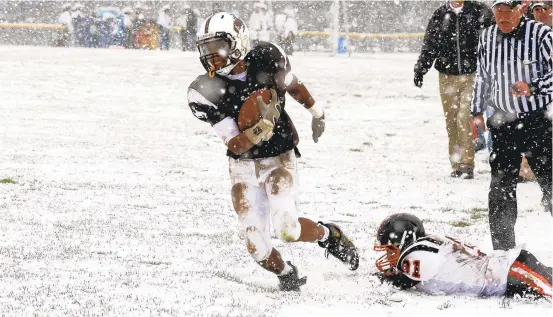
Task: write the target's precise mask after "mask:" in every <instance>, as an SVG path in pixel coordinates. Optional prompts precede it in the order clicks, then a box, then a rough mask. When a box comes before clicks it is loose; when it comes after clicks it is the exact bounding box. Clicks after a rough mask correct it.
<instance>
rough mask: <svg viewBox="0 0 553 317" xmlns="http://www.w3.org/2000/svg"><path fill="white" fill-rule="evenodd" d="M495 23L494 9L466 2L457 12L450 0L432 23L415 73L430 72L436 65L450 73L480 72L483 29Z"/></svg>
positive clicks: (439, 9) (440, 9)
mask: <svg viewBox="0 0 553 317" xmlns="http://www.w3.org/2000/svg"><path fill="white" fill-rule="evenodd" d="M494 23H495V19H494V16H493V12H492V10H491V9H490V8H489V7H488V6H486V5H485V4H482V3H479V2H476V1H465V3H464V5H463V10H462V11H461V12H460V13H459V14H456V13H455V12H454V11H453V9H452V8H451V6H450V5H449V2H447V3H445V4H443V5H442V6H440V7H439V8H438V9H437V10H436V11H434V14H433V15H432V18H431V19H430V21H429V22H428V27H427V28H426V33H425V35H424V43H423V45H422V49H421V54H420V56H419V60H418V61H417V64H416V65H415V73H419V74H422V75H424V74H426V73H427V72H428V70H429V69H430V67H432V64H433V63H434V61H436V64H435V65H434V68H436V70H437V71H439V72H440V73H444V74H448V75H462V74H470V73H474V72H475V71H476V60H477V49H478V37H479V36H480V31H481V30H483V29H485V28H487V27H488V26H490V25H493V24H494Z"/></svg>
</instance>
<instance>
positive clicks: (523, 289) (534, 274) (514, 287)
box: [506, 250, 553, 299]
mask: <svg viewBox="0 0 553 317" xmlns="http://www.w3.org/2000/svg"><path fill="white" fill-rule="evenodd" d="M552 273H553V270H552V269H551V267H548V266H546V265H544V264H543V263H541V262H539V261H538V260H537V259H536V257H535V256H534V255H533V254H532V253H530V252H528V251H526V250H522V251H521V252H520V255H519V256H518V257H517V259H516V261H515V262H514V263H513V265H511V268H510V270H509V276H508V280H507V293H506V294H507V295H508V296H514V295H519V296H521V297H527V296H538V297H545V298H549V299H551V298H552V296H553V291H552V287H551V283H552V281H551V280H552Z"/></svg>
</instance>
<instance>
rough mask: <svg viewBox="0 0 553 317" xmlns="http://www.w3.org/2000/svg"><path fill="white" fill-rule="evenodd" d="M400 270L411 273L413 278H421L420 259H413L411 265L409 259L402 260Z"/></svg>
mask: <svg viewBox="0 0 553 317" xmlns="http://www.w3.org/2000/svg"><path fill="white" fill-rule="evenodd" d="M401 271H402V272H403V273H405V274H407V275H411V276H412V277H414V278H418V279H420V278H421V261H420V260H413V263H412V265H411V261H409V260H408V259H405V260H403V263H402V265H401Z"/></svg>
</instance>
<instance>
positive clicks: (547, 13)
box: [528, 1, 552, 27]
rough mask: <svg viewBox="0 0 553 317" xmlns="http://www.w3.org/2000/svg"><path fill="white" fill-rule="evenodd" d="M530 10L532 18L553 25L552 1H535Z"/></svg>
mask: <svg viewBox="0 0 553 317" xmlns="http://www.w3.org/2000/svg"><path fill="white" fill-rule="evenodd" d="M528 10H529V12H531V18H532V19H534V20H536V21H538V22H541V23H543V24H545V25H548V26H549V27H551V24H552V20H551V1H539V2H534V3H532V5H531V6H530V8H529V9H528Z"/></svg>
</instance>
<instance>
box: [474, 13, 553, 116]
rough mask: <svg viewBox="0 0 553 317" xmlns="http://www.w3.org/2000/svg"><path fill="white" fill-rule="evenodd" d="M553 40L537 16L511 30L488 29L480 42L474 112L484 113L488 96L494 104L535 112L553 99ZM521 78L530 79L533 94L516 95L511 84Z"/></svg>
mask: <svg viewBox="0 0 553 317" xmlns="http://www.w3.org/2000/svg"><path fill="white" fill-rule="evenodd" d="M552 44H553V38H552V32H551V28H550V27H548V26H547V25H545V24H542V23H540V22H536V21H533V20H528V19H523V20H522V22H521V24H520V25H519V26H518V28H517V29H515V30H514V31H513V32H511V33H509V34H503V33H502V32H501V30H499V28H498V27H497V25H492V26H490V27H488V28H486V29H484V31H482V34H481V35H480V40H479V43H478V54H479V57H478V67H477V73H476V81H475V84H474V93H473V96H472V109H471V111H472V113H473V115H477V114H481V113H482V112H483V111H484V110H485V108H486V106H487V104H488V103H490V102H489V101H488V100H491V103H490V105H491V106H492V107H494V108H496V109H499V110H502V111H506V112H511V113H525V112H532V111H536V110H537V109H540V108H543V107H545V106H547V105H548V104H549V103H551V99H552V97H551V94H552V93H553V73H552V69H553V65H552V58H551V51H552ZM517 81H523V82H526V83H528V84H529V85H530V87H531V90H532V95H531V96H529V97H525V96H522V97H515V96H514V95H513V94H512V93H511V89H510V88H511V86H512V85H513V84H514V83H515V82H517Z"/></svg>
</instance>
